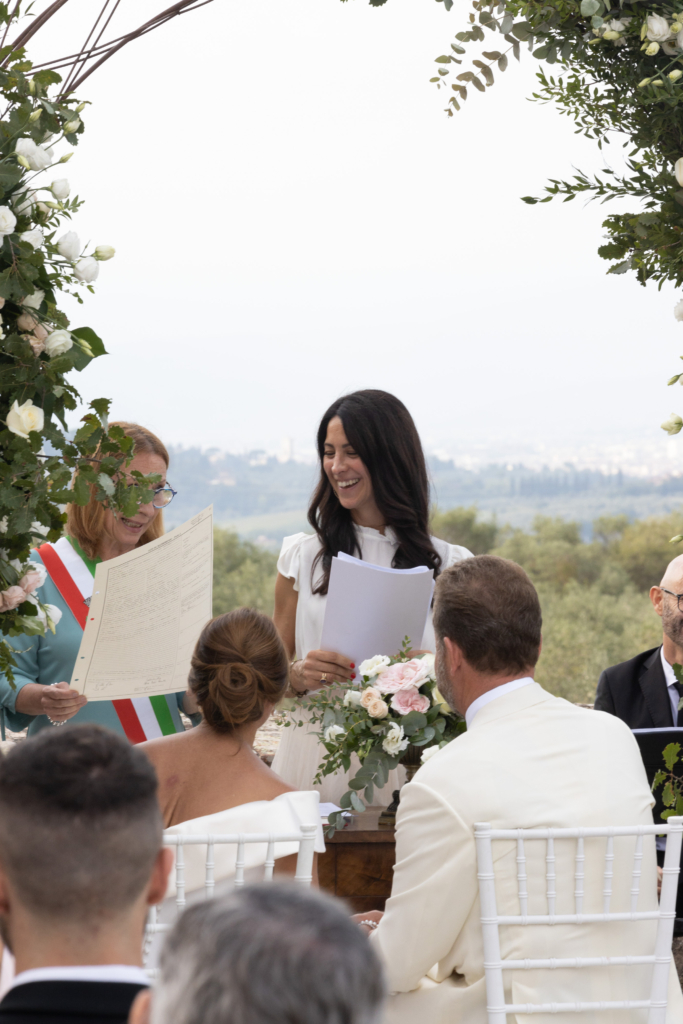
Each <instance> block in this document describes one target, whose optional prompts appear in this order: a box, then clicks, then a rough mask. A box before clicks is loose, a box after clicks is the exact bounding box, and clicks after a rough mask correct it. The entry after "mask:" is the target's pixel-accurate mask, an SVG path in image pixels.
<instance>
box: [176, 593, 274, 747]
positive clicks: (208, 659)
mask: <svg viewBox="0 0 683 1024" xmlns="http://www.w3.org/2000/svg"><path fill="white" fill-rule="evenodd" d="M288 679H289V659H288V657H287V652H286V650H285V646H284V644H283V642H282V640H281V639H280V634H279V633H278V631H277V630H276V629H275V626H274V625H273V622H272V620H271V619H269V618H268V616H267V615H263V614H262V613H261V612H257V611H256V610H255V609H254V608H236V609H235V611H232V612H227V613H226V614H225V615H219V616H217V618H215V619H212V620H211V622H207V624H206V626H204V629H203V630H202V632H201V635H200V637H199V640H198V641H197V645H196V647H195V649H194V654H193V655H192V667H191V669H190V677H189V680H188V681H189V685H190V689H191V690H192V692H193V693H194V695H195V697H196V698H197V703H198V704H199V706H200V708H201V709H202V713H203V715H204V720H205V722H206V723H207V725H210V726H211V728H212V729H215V731H216V732H221V733H231V732H233V731H234V730H235V729H239V728H240V726H243V725H247V724H248V723H249V722H256V721H258V719H259V718H261V716H262V715H263V713H264V711H265V706H266V704H277V703H278V701H279V700H281V699H282V697H283V695H284V692H285V690H286V688H287V682H288Z"/></svg>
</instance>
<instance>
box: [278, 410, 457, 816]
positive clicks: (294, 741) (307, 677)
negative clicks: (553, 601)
mask: <svg viewBox="0 0 683 1024" xmlns="http://www.w3.org/2000/svg"><path fill="white" fill-rule="evenodd" d="M317 447H318V457H319V459H320V479H319V482H318V485H317V487H316V490H315V492H314V494H313V497H312V499H311V504H310V507H309V510H308V521H309V523H310V524H311V526H312V527H313V529H314V531H315V532H314V533H310V534H309V533H297V534H295V535H294V536H292V537H285V539H284V541H283V544H282V551H281V553H280V558H279V561H278V566H277V567H278V576H277V581H276V584H275V615H274V619H275V624H276V626H277V627H278V629H279V631H280V635H281V636H282V638H283V640H284V642H285V646H286V647H287V649H288V651H289V653H290V656H291V657H292V659H293V661H292V665H291V670H290V680H291V681H290V690H289V692H288V693H289V696H290V697H291V698H294V699H296V698H297V697H299V698H300V697H302V696H305V695H306V694H307V693H310V692H312V691H314V690H318V689H320V688H321V687H323V686H330V685H333V684H334V683H336V682H341V683H347V682H349V681H350V680H352V679H355V678H356V671H357V666H355V665H353V664H352V663H351V661H350V660H349V658H347V657H345V656H344V655H343V654H335V653H334V652H332V651H323V650H320V640H321V636H322V628H323V619H324V617H325V605H326V602H327V588H328V584H329V578H330V568H331V565H332V557H333V556H334V555H337V554H338V553H339V552H340V551H344V552H346V554H348V555H355V556H356V557H357V558H362V559H363V560H364V561H366V562H371V563H373V564H374V565H381V566H383V567H384V568H390V567H393V568H395V569H412V568H414V567H415V566H422V565H426V566H428V567H429V568H430V569H433V570H434V575H435V576H437V575H438V574H439V572H441V571H442V570H443V569H447V568H448V567H449V566H451V565H453V564H454V563H455V562H459V561H460V560H461V559H463V558H468V557H469V556H470V554H471V552H469V551H468V550H467V548H463V547H458V546H457V545H455V544H448V543H446V541H443V540H439V539H438V538H436V537H432V536H430V534H429V481H428V477H427V466H426V463H425V457H424V452H423V451H422V445H421V443H420V438H419V435H418V433H417V430H416V428H415V424H414V422H413V419H412V417H411V415H410V413H409V412H408V410H407V409H406V407H405V405H404V404H403V402H401V401H399V399H398V398H396V397H395V396H394V395H391V394H389V393H388V392H386V391H374V390H372V391H371V390H368V391H355V392H353V393H352V394H350V395H345V396H344V397H343V398H339V399H338V400H337V401H336V402H333V403H332V405H331V406H330V407H329V409H328V410H327V412H326V413H325V415H324V416H323V418H322V421H321V423H320V427H319V428H318V437H317ZM434 649H435V640H434V630H433V627H432V620H431V612H430V614H429V619H428V621H427V627H426V630H425V634H424V637H423V638H422V644H421V650H428V651H434ZM376 653H377V654H394V653H395V652H394V651H377V652H376ZM298 715H299V717H300V719H301V720H303V722H304V725H303V727H302V728H299V727H292V726H290V727H289V728H287V729H285V730H283V733H282V739H281V741H280V746H279V749H278V751H277V753H276V755H275V759H274V761H273V771H275V772H276V773H277V774H278V775H279V776H280V777H281V778H282V779H284V781H285V782H288V783H289V784H290V785H291V786H294V787H295V788H296V789H302V790H308V789H311V788H312V787H313V778H314V776H315V774H316V770H317V768H318V765H319V764H320V762H321V761H322V759H323V756H324V755H325V753H326V751H325V748H324V747H323V746H322V744H321V743H320V742H319V740H318V738H317V736H316V734H315V732H314V731H313V728H310V729H309V725H308V718H307V713H306V711H305V709H303V708H302V709H300V711H299V712H298ZM357 767H358V766H357V765H356V766H355V767H354V766H353V764H352V766H351V773H352V774H354V773H355V771H356V769H357ZM347 778H348V776H347V775H345V774H343V773H341V772H339V773H337V774H335V775H331V776H327V777H326V778H325V779H323V781H322V784H321V785H320V786H319V787H318V788H319V789H320V799H321V800H323V801H331V802H333V803H339V798H340V797H341V795H342V794H343V793H344V792H345V791H346V790H347V788H348V786H347V784H346V782H347ZM399 785H400V780H399V776H398V772H391V773H390V777H389V781H388V783H387V786H386V787H385V789H383V790H381V791H378V793H377V802H378V803H382V802H387V803H388V802H389V800H390V799H391V792H392V790H393V789H397V788H398V787H399Z"/></svg>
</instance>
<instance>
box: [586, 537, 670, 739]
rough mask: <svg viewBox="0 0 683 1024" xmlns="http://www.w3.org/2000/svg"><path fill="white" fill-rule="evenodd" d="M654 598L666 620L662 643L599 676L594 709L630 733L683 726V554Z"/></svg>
mask: <svg viewBox="0 0 683 1024" xmlns="http://www.w3.org/2000/svg"><path fill="white" fill-rule="evenodd" d="M650 600H651V601H652V604H653V606H654V609H655V611H656V612H657V614H658V615H659V616H660V618H661V620H662V634H663V635H662V643H661V646H659V647H654V648H652V649H651V650H649V651H643V653H642V654H637V655H636V656H635V658H631V659H630V660H629V661H622V662H621V664H619V665H612V667H611V668H606V669H605V671H604V672H603V673H602V675H601V676H600V682H599V683H598V689H597V693H596V695H595V708H596V710H597V711H607V712H609V714H611V715H616V716H617V718H621V719H622V721H624V722H626V724H627V725H628V726H629V727H630V728H631V729H666V728H671V726H680V727H682V728H683V710H682V711H679V710H678V704H679V701H680V699H681V697H683V686H682V685H681V684H680V683H679V682H678V681H677V679H676V676H675V674H674V670H673V666H674V665H676V664H678V665H683V555H678V557H677V558H674V560H673V561H672V562H670V563H669V565H668V566H667V569H666V572H665V573H664V576H663V577H662V581H661V583H660V584H659V586H655V587H652V589H651V590H650Z"/></svg>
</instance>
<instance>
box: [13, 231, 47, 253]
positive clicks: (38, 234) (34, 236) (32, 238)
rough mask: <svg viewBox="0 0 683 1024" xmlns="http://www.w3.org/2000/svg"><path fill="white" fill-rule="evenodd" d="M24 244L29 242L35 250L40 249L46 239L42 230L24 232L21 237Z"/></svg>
mask: <svg viewBox="0 0 683 1024" xmlns="http://www.w3.org/2000/svg"><path fill="white" fill-rule="evenodd" d="M19 238H20V239H21V240H22V242H28V244H29V245H32V246H33V248H34V249H40V247H41V245H43V244H44V242H45V238H44V237H43V232H42V231H41V230H40V228H33V230H32V231H22V232H21V234H20V235H19Z"/></svg>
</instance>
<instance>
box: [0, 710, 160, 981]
mask: <svg viewBox="0 0 683 1024" xmlns="http://www.w3.org/2000/svg"><path fill="white" fill-rule="evenodd" d="M156 789H157V782H156V776H155V774H154V770H153V768H152V766H151V765H150V763H149V762H148V760H147V758H146V757H145V756H144V754H142V753H141V752H140V751H139V750H137V749H136V748H135V747H133V746H131V745H130V744H129V743H128V742H127V741H126V740H125V739H123V738H122V737H119V736H117V735H116V734H115V733H113V732H110V731H108V730H106V729H102V728H100V727H99V726H95V725H81V726H74V727H73V728H72V729H69V730H68V731H67V730H61V729H56V730H45V731H43V732H41V733H40V734H39V735H38V736H37V737H35V738H33V739H29V740H26V741H24V742H23V743H20V744H18V745H17V746H15V747H14V748H13V749H12V750H11V751H10V753H9V754H8V755H7V756H6V757H3V758H2V759H0V927H1V930H2V937H3V939H4V940H5V942H6V943H7V945H8V946H9V948H10V949H11V950H12V952H13V953H14V955H15V957H16V962H17V972H18V973H19V972H21V971H25V970H27V969H29V968H37V967H51V966H58V965H68V964H71V965H87V964H130V965H139V964H140V963H141V942H142V934H143V928H144V922H145V916H146V914H147V910H148V907H149V905H150V904H152V903H157V902H159V901H160V900H161V899H163V897H164V893H165V891H166V882H167V878H168V873H169V870H170V867H171V865H172V861H173V856H172V853H171V851H170V850H168V849H163V848H162V846H161V830H162V822H161V815H160V812H159V808H158V805H157V799H156Z"/></svg>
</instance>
